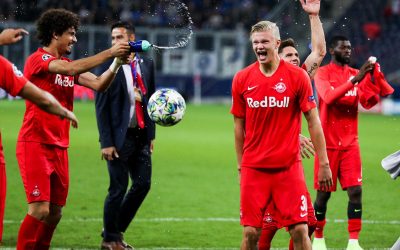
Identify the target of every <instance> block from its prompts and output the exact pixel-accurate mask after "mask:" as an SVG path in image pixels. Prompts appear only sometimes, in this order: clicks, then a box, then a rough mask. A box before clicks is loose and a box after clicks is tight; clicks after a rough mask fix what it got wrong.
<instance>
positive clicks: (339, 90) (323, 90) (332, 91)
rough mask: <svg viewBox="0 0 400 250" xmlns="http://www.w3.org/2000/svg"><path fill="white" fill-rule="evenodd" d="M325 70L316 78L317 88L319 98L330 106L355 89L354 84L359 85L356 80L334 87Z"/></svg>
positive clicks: (319, 72)
mask: <svg viewBox="0 0 400 250" xmlns="http://www.w3.org/2000/svg"><path fill="white" fill-rule="evenodd" d="M328 73H329V72H327V71H326V70H325V69H324V70H322V68H321V69H320V70H319V71H318V73H317V74H316V75H315V77H314V83H315V87H316V89H317V92H318V95H319V98H321V99H322V100H324V102H325V103H326V104H328V105H331V104H333V103H335V102H336V101H337V100H338V99H339V98H341V97H343V96H344V94H345V93H346V92H347V91H349V90H350V89H352V88H353V87H354V84H356V83H358V82H357V81H356V80H354V78H355V77H354V78H353V79H352V80H349V81H347V82H345V83H343V84H341V85H340V86H339V87H333V86H332V85H331V83H330V81H329V76H328Z"/></svg>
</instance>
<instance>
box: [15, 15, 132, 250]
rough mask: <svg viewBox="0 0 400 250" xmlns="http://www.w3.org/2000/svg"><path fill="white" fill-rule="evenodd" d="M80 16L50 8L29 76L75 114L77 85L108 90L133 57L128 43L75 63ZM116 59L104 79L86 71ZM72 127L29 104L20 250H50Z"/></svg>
mask: <svg viewBox="0 0 400 250" xmlns="http://www.w3.org/2000/svg"><path fill="white" fill-rule="evenodd" d="M78 25H79V19H78V16H77V15H76V14H74V13H72V12H70V11H67V10H64V9H50V10H47V11H46V12H44V13H43V14H42V15H41V16H40V18H39V20H38V21H37V37H38V39H39V41H40V43H41V44H42V45H43V47H41V48H39V49H38V50H37V51H36V52H34V53H33V54H32V55H30V56H29V57H28V59H27V61H26V63H25V71H24V73H25V76H26V77H27V78H28V79H29V80H30V81H32V82H33V83H34V84H35V85H36V86H38V87H39V88H41V89H44V90H46V91H48V92H50V93H51V94H53V95H54V96H55V97H56V98H57V100H58V101H59V102H60V103H61V104H62V105H63V106H64V107H66V108H67V109H68V110H72V107H73V98H74V88H73V87H74V85H75V84H80V85H82V86H85V87H88V88H90V89H93V90H96V91H104V90H106V89H107V88H108V86H109V85H110V83H111V82H112V80H113V79H114V77H115V74H116V72H117V71H118V69H119V67H120V66H121V65H122V64H123V63H124V61H125V60H126V58H127V56H128V55H129V50H130V48H129V44H128V43H116V44H115V45H114V46H112V47H111V48H110V49H107V50H104V51H102V52H100V53H98V54H96V55H94V56H91V57H88V58H84V59H80V60H76V61H71V60H69V59H68V58H66V57H64V55H67V54H70V53H71V50H72V47H73V45H74V44H75V43H76V42H77V40H76V31H77V28H78ZM114 57H122V58H118V59H117V58H115V59H114V62H113V64H112V65H111V66H110V68H109V69H108V70H106V71H105V72H104V73H103V74H102V75H101V76H96V75H94V74H92V73H90V72H87V71H88V70H90V69H91V68H94V67H96V66H98V65H100V64H102V63H104V62H106V61H107V60H109V59H111V58H114ZM68 145H69V123H68V122H66V121H65V120H61V119H59V118H57V117H55V116H49V115H48V114H46V113H44V112H42V111H41V110H39V109H38V108H37V107H36V106H34V105H32V103H31V102H28V101H27V102H26V112H25V115H24V119H23V124H22V128H21V130H20V133H19V137H18V143H17V160H18V164H19V168H20V172H21V177H22V181H23V183H24V188H25V192H26V198H27V201H28V213H27V215H26V217H25V218H24V220H23V222H22V224H21V226H20V230H19V233H18V241H17V249H21V250H22V249H48V248H49V246H50V242H51V238H52V235H53V232H54V230H55V228H56V226H57V224H58V223H59V221H60V219H61V211H62V207H63V206H64V205H65V203H66V198H67V194H68V185H69V177H68V155H67V148H68Z"/></svg>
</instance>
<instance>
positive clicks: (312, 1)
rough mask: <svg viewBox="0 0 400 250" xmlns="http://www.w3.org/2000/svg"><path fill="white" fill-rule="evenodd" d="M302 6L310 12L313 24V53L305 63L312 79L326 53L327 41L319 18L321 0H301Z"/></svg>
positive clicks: (311, 23) (309, 15) (311, 24)
mask: <svg viewBox="0 0 400 250" xmlns="http://www.w3.org/2000/svg"><path fill="white" fill-rule="evenodd" d="M300 2H301V6H302V7H303V9H304V11H305V12H307V13H308V17H309V19H310V26H311V53H310V55H308V57H307V58H306V60H305V61H304V64H305V65H306V67H307V73H308V75H309V76H310V78H311V79H312V78H313V77H314V75H315V72H316V71H317V69H318V67H319V66H320V65H321V62H322V60H323V59H324V57H325V55H326V42H325V34H324V29H323V27H322V23H321V20H320V19H319V10H320V2H321V1H320V0H307V1H306V0H301V1H300Z"/></svg>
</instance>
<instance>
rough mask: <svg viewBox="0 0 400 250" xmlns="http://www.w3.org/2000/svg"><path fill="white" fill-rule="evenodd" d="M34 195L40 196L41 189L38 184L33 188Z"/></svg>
mask: <svg viewBox="0 0 400 250" xmlns="http://www.w3.org/2000/svg"><path fill="white" fill-rule="evenodd" d="M32 196H35V197H39V196H40V190H39V188H38V186H35V188H34V189H33V191H32Z"/></svg>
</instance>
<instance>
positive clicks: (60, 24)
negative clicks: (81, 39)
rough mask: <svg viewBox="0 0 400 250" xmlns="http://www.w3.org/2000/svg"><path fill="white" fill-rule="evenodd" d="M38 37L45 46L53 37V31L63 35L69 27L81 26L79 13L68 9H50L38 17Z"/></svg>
mask: <svg viewBox="0 0 400 250" xmlns="http://www.w3.org/2000/svg"><path fill="white" fill-rule="evenodd" d="M36 26H37V38H38V39H39V41H40V43H41V44H42V45H44V46H48V45H49V44H50V42H51V39H52V38H53V33H55V34H56V35H62V34H63V33H64V32H65V31H67V30H68V29H69V28H75V30H77V29H78V27H79V17H78V15H77V14H75V13H73V12H71V11H68V10H66V9H49V10H47V11H45V12H44V13H43V14H42V15H41V16H40V17H39V19H38V21H37V23H36Z"/></svg>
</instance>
